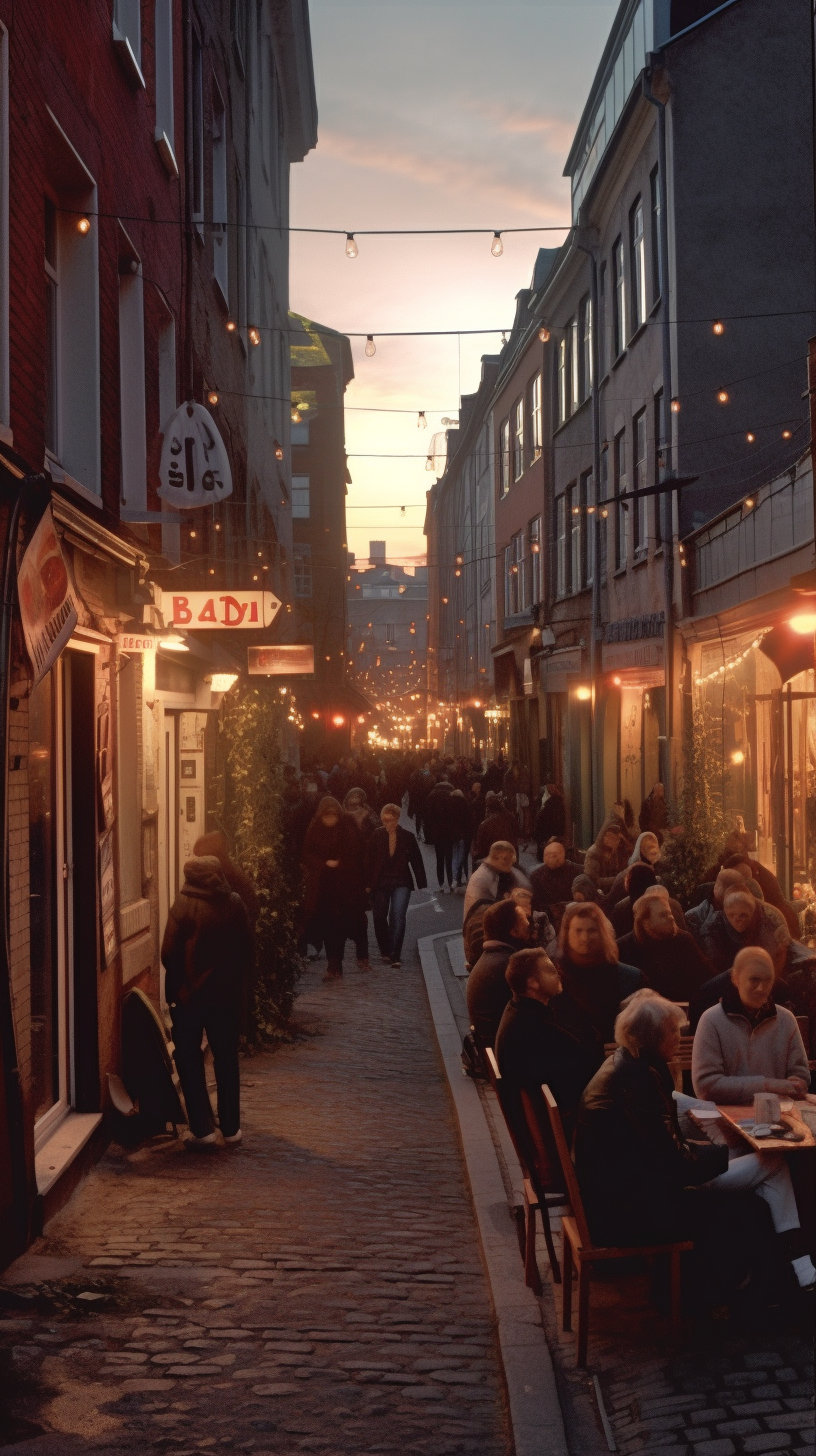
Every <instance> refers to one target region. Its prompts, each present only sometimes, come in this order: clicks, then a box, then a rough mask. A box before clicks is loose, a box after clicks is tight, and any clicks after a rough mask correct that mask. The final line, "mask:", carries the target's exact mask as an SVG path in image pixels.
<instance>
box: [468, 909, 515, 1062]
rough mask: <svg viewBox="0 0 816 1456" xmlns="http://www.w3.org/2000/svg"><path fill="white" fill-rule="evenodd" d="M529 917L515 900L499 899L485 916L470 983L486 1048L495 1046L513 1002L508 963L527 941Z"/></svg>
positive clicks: (474, 1016)
mask: <svg viewBox="0 0 816 1456" xmlns="http://www.w3.org/2000/svg"><path fill="white" fill-rule="evenodd" d="M529 923H530V921H529V916H528V914H527V912H526V910H524V909H523V908H522V906H521V905H517V904H516V903H515V901H513V900H499V901H497V903H496V904H495V905H490V906H488V908H487V910H485V913H484V937H485V938H484V945H483V947H482V953H481V955H480V956H479V959H478V960H477V962H476V964H475V966H474V967H473V970H472V971H471V973H470V975H469V976H468V981H467V1007H468V1015H469V1017H470V1021H471V1025H472V1026H473V1028H474V1030H475V1032H476V1037H477V1040H478V1041H479V1043H480V1044H481V1045H482V1046H492V1045H493V1042H494V1040H495V1036H496V1032H497V1031H498V1029H499V1022H500V1021H501V1018H502V1012H503V1011H504V1008H505V1006H506V1005H507V1003H508V1001H509V1000H510V988H509V986H508V984H507V982H506V980H505V978H504V973H505V970H506V969H507V962H508V961H509V959H510V957H511V955H512V954H513V952H514V951H517V950H521V949H522V948H523V947H524V945H525V943H526V940H527V934H528V928H529Z"/></svg>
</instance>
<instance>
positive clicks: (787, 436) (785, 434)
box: [782, 430, 793, 440]
mask: <svg viewBox="0 0 816 1456" xmlns="http://www.w3.org/2000/svg"><path fill="white" fill-rule="evenodd" d="M792 434H793V431H792V430H783V431H782V439H783V440H789V439H790V437H791V435H792Z"/></svg>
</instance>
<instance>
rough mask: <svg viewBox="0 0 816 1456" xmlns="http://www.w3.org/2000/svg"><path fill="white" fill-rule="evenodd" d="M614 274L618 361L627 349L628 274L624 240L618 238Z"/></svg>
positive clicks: (614, 339) (614, 330) (614, 337)
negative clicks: (625, 264) (626, 271)
mask: <svg viewBox="0 0 816 1456" xmlns="http://www.w3.org/2000/svg"><path fill="white" fill-rule="evenodd" d="M612 272H613V275H614V281H615V292H614V295H613V299H612V352H613V354H614V357H615V358H616V359H618V358H620V355H621V354H622V353H623V351H624V349H625V348H626V273H625V268H624V256H623V238H618V240H617V242H616V243H615V246H614V247H613V249H612Z"/></svg>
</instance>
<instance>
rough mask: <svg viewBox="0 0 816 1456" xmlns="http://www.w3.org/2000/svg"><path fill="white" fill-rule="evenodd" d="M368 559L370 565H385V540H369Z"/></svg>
mask: <svg viewBox="0 0 816 1456" xmlns="http://www.w3.org/2000/svg"><path fill="white" fill-rule="evenodd" d="M368 561H369V565H370V566H385V564H386V561H385V542H384V541H369V543H368Z"/></svg>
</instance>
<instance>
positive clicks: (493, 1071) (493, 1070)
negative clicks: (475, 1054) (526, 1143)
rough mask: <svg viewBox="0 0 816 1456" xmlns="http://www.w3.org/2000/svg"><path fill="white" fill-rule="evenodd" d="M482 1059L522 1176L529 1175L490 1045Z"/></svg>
mask: <svg viewBox="0 0 816 1456" xmlns="http://www.w3.org/2000/svg"><path fill="white" fill-rule="evenodd" d="M484 1059H485V1065H486V1066H487V1075H488V1078H489V1080H490V1085H491V1087H492V1088H493V1091H494V1092H495V1094H496V1101H497V1102H498V1104H499V1107H500V1108H501V1113H502V1117H503V1118H504V1121H505V1125H506V1127H507V1131H508V1132H509V1134H510V1141H511V1142H512V1144H513V1147H514V1148H515V1152H516V1157H517V1158H518V1160H519V1166H520V1168H521V1171H522V1173H523V1175H524V1177H525V1178H526V1177H528V1176H529V1167H528V1164H529V1161H530V1159H529V1156H528V1154H527V1153H525V1151H524V1149H523V1148H522V1146H521V1143H520V1142H519V1139H518V1136H517V1129H516V1128H515V1127H514V1125H513V1116H512V1109H511V1108H510V1107H508V1104H507V1097H506V1095H505V1090H504V1083H503V1081H502V1075H501V1072H500V1071H499V1064H498V1062H497V1061H496V1053H495V1052H494V1050H493V1048H492V1047H485V1051H484Z"/></svg>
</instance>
